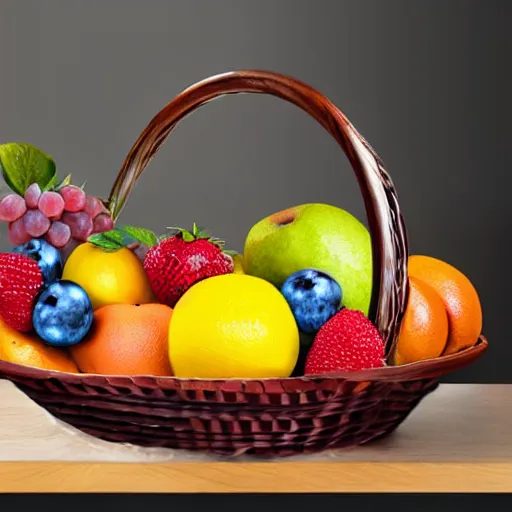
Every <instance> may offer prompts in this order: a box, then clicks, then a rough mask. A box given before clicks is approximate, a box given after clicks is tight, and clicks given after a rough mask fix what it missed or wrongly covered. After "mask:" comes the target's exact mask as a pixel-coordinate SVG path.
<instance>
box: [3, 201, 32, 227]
mask: <svg viewBox="0 0 512 512" xmlns="http://www.w3.org/2000/svg"><path fill="white" fill-rule="evenodd" d="M26 211H27V204H26V203H25V199H23V197H21V196H19V195H18V194H9V195H8V196H5V197H4V198H3V199H2V200H1V201H0V221H4V222H14V221H15V220H18V219H19V218H20V217H22V216H23V215H24V213H25V212H26Z"/></svg>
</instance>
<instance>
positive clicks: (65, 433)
mask: <svg viewBox="0 0 512 512" xmlns="http://www.w3.org/2000/svg"><path fill="white" fill-rule="evenodd" d="M0 492H193V493H197V492H222V493H226V492H227V493H235V492H307V493H310V492H356V493H361V492H512V384H511V385H497V384H490V385H474V384H442V385H440V386H439V388H438V389H437V390H436V391H434V392H433V393H432V394H430V395H429V396H427V397H426V398H425V399H424V400H423V402H422V403H420V404H419V406H418V407H417V408H416V409H415V410H414V411H413V413H412V414H411V415H410V416H409V418H408V419H407V420H406V421H405V422H404V423H403V424H402V425H401V426H400V427H399V428H398V430H397V431H396V432H395V433H394V434H392V435H391V436H390V437H388V438H386V439H383V440H380V441H378V442H375V443H372V444H368V445H365V446H359V447H355V448H350V449H344V450H339V451H329V452H325V453H322V454H317V455H310V456H295V457H288V458H284V459H279V460H275V459H274V460H268V459H266V460H258V459H254V458H250V457H242V458H237V459H221V458H218V457H214V456H206V455H204V454H198V453H189V452H183V451H176V450H167V449H144V448H139V447H135V446H129V445H122V444H115V443H108V442H104V441H100V440H98V439H95V438H92V437H90V436H87V435H85V434H83V433H81V432H78V431H77V430H75V429H73V428H71V427H69V426H67V425H64V424H62V423H61V422H59V421H58V420H56V419H55V418H53V417H52V416H50V415H49V414H48V413H47V412H46V411H45V410H43V409H41V408H40V407H38V406H37V405H36V404H34V403H33V402H32V401H31V400H30V399H28V398H27V397H26V396H25V395H24V394H23V393H21V392H20V391H19V390H18V389H17V388H15V387H14V385H12V384H11V383H10V382H7V381H0Z"/></svg>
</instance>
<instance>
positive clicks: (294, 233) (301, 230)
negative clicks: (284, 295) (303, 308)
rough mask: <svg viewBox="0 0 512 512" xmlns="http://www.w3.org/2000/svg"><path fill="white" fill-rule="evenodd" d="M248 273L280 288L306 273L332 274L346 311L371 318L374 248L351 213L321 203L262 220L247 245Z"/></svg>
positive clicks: (245, 255)
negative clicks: (312, 269) (359, 312)
mask: <svg viewBox="0 0 512 512" xmlns="http://www.w3.org/2000/svg"><path fill="white" fill-rule="evenodd" d="M243 265H244V270H245V273H247V274H250V275H253V276H257V277H260V278H262V279H265V280H266V281H269V282H271V283H272V284H274V285H275V286H277V287H278V288H280V287H281V285H282V284H283V282H284V281H285V279H286V278H287V277H288V276H289V275H291V274H293V273H294V272H297V271H299V270H303V269H306V268H314V269H317V270H321V271H323V272H327V273H329V274H330V275H331V276H332V277H333V278H334V279H336V281H338V283H339V285H340V286H341V289H342V291H343V299H342V302H343V305H344V306H345V307H346V308H348V309H357V310H359V311H362V312H363V313H364V314H365V315H368V310H369V307H370V299H371V292H372V245H371V238H370V234H369V232H368V230H367V229H366V227H365V226H364V224H362V223H361V222H360V221H359V220H358V219H357V218H356V217H354V216H353V215H352V214H350V213H349V212H347V211H345V210H343V209H341V208H337V207H336V206H331V205H327V204H321V203H310V204H303V205H300V206H294V207H292V208H287V209H286V210H282V211H280V212H277V213H274V214H273V215H270V216H269V217H266V218H264V219H262V220H260V221H259V222H258V223H257V224H255V225H254V226H253V227H252V228H251V229H250V231H249V233H248V234H247V238H246V240H245V244H244V262H243Z"/></svg>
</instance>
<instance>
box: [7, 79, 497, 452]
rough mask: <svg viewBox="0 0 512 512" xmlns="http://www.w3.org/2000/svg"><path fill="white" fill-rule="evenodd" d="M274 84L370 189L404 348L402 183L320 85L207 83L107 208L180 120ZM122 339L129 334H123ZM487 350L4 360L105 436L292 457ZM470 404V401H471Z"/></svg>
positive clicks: (28, 388)
mask: <svg viewBox="0 0 512 512" xmlns="http://www.w3.org/2000/svg"><path fill="white" fill-rule="evenodd" d="M236 93H260V94H270V95H274V96H276V97H278V98H281V99H283V100H285V101H288V102H291V103H292V104H295V105H296V106H297V107H299V108H300V109H302V110H303V111H305V112H306V113H307V114H309V115H310V116H311V117H313V118H314V119H316V120H317V121H318V123H319V124H320V125H321V126H322V127H323V128H324V129H325V130H326V131H327V132H328V133H329V134H330V135H331V136H332V137H333V138H334V139H335V140H336V142H337V143H338V144H339V146H340V148H341V149H342V150H343V151H344V153H345V155H346V156H347V158H348V159H349V161H350V164H351V166H352V168H353V170H354V173H355V175H356V178H357V180H358V183H359V185H360V190H361V193H362V196H363V199H364V203H365V208H366V213H367V218H368V226H369V228H368V229H369V232H370V235H371V248H372V260H373V261H372V265H373V281H372V288H371V301H370V306H369V313H368V318H369V319H370V320H371V321H372V323H373V324H374V325H375V327H376V328H377V330H378V332H379V333H380V335H381V336H382V339H383V340H384V342H385V354H386V358H388V359H389V358H390V357H391V354H392V353H393V350H394V348H395V347H396V343H397V339H398V336H399V333H400V329H401V325H402V322H403V319H404V314H405V311H406V307H407V303H408V297H409V292H410V286H409V279H408V258H409V254H408V244H407V236H406V229H405V224H404V220H403V217H402V213H401V211H400V207H399V203H398V198H397V193H396V190H395V187H394V185H393V182H392V180H391V178H390V176H389V175H388V173H387V172H386V170H385V168H384V165H383V163H382V161H381V160H380V158H379V157H378V155H377V154H376V153H375V151H374V150H373V149H372V148H371V147H370V145H369V144H368V143H367V142H366V141H365V139H364V138H363V137H362V136H361V135H360V134H359V133H358V132H357V130H356V129H355V128H354V126H353V125H352V124H351V123H350V122H349V121H348V120H347V119H346V117H345V116H344V114H343V113H342V112H341V111H340V110H339V109H338V108H337V107H336V106H335V105H334V104H333V103H331V102H330V101H329V100H328V99H326V98H325V97H324V96H323V95H322V94H320V93H319V92H318V91H316V90H314V89H313V88H311V87H310V86H308V85H306V84H304V83H302V82H300V81H298V80H295V79H293V78H290V77H287V76H282V75H279V74H276V73H270V72H262V71H240V72H230V73H226V74H222V75H217V76H214V77H211V78H209V79H206V80H204V81H201V82H199V83H197V84H195V85H193V86H191V87H189V88H187V89H186V90H184V91H183V92H182V93H181V94H179V95H178V96H177V97H175V98H174V99H173V100H172V101H171V102H170V103H168V104H167V105H166V106H165V107H164V108H163V109H162V110H161V111H160V112H158V114H157V115H156V116H155V117H154V118H153V119H152V120H151V121H150V123H149V124H148V126H147V127H146V128H145V130H144V131H143V132H142V134H141V135H140V137H139V138H138V140H137V141H136V142H135V144H134V145H133V147H132V149H131V150H130V152H129V154H128V156H127V158H126V160H125V162H124V163H123V165H122V168H121V170H120V172H119V174H118V176H117V178H116V180H115V182H114V185H113V187H112V190H111V193H110V196H109V198H108V200H107V201H105V206H106V208H107V209H108V211H109V212H110V214H111V216H112V219H113V220H114V221H115V220H117V218H118V216H119V214H120V212H121V210H122V208H123V206H124V205H125V203H126V201H127V199H128V198H129V196H130V194H131V193H132V190H133V187H134V185H135V183H136V181H137V179H138V178H139V177H140V176H141V174H142V172H143V171H144V169H145V168H146V166H147V165H148V164H149V163H150V161H151V159H152V158H153V157H154V156H155V154H156V153H157V151H158V150H159V148H160V147H161V145H162V144H163V143H164V141H165V140H166V138H167V137H168V135H169V134H170V133H171V132H172V130H173V129H174V128H175V127H176V125H177V124H178V122H179V121H180V120H181V119H183V118H184V117H185V116H187V115H189V114H191V113H192V112H193V111H195V110H196V109H197V108H198V107H200V106H201V105H203V104H205V103H207V102H209V101H211V100H213V99H215V98H218V97H219V96H222V95H229V94H236ZM120 342H121V340H120ZM486 348H487V340H486V339H485V337H484V336H482V335H480V336H479V338H478V341H476V342H475V343H474V344H472V345H471V346H468V347H465V348H463V349H461V350H458V351H455V352H452V353H450V354H442V355H439V357H433V358H429V359H425V360H420V361H415V362H411V363H407V364H402V365H393V364H387V365H384V366H383V367H379V368H370V369H363V370H358V371H336V372H326V373H323V374H322V373H317V374H314V375H298V376H289V377H286V378H182V377H176V376H155V375H149V374H145V375H104V374H94V373H71V372H69V373H68V372H64V371H53V370H45V369H42V368H36V367H31V366H29V365H23V364H18V363H14V362H10V361H6V360H2V361H0V378H4V379H8V380H10V381H12V382H13V383H14V384H15V385H16V386H18V388H19V389H20V390H22V391H23V392H24V393H26V395H27V396H28V397H30V398H31V399H32V400H34V401H35V402H36V403H37V404H39V405H40V406H41V407H43V408H45V409H46V410H47V411H49V412H50V413H51V414H52V415H54V416H55V417H56V418H58V419H60V420H62V421H64V422H65V423H68V424H70V425H72V426H74V427H76V428H78V429H79V430H81V431H83V432H85V433H88V434H90V435H93V436H96V437H98V438H101V439H104V440H108V441H112V442H123V443H132V444H136V445H139V446H148V447H149V446H150V447H167V448H179V449H189V450H204V451H207V452H213V453H216V454H219V455H228V456H236V455H241V454H251V455H258V456H268V455H269V456H286V455H293V454H303V453H312V452H318V451H321V450H326V449H333V448H342V447H346V446H353V445H359V444H363V443H367V442H370V441H372V440H376V439H379V438H382V437H384V436H386V435H388V434H390V433H391V432H393V431H394V430H395V429H396V428H397V427H398V426H399V425H400V424H401V423H402V422H403V421H404V419H405V418H406V417H407V416H408V415H409V414H410V413H411V411H412V410H413V409H414V408H415V407H416V406H417V405H418V403H419V402H420V401H421V400H422V399H423V398H424V397H425V396H426V395H428V394H429V393H431V392H432V391H434V390H435V389H436V387H437V385H438V381H439V379H440V378H441V377H442V376H443V375H446V374H449V373H451V372H454V371H456V370H458V369H459V368H462V367H464V366H467V365H469V364H472V363H473V362H474V361H475V360H477V359H478V358H479V357H480V356H481V355H482V353H483V352H484V351H485V350H486ZM468 406H469V404H468Z"/></svg>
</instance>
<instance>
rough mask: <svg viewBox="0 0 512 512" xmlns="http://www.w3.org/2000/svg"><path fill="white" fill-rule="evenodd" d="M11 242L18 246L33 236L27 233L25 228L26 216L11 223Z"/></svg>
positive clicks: (9, 234)
mask: <svg viewBox="0 0 512 512" xmlns="http://www.w3.org/2000/svg"><path fill="white" fill-rule="evenodd" d="M8 236H9V242H10V244H11V245H14V246H18V245H23V244H26V243H27V242H28V241H29V240H31V239H32V237H31V236H30V235H29V234H28V233H27V230H26V229H25V222H24V218H23V217H21V218H19V219H18V220H15V221H14V222H11V223H10V224H9V233H8Z"/></svg>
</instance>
